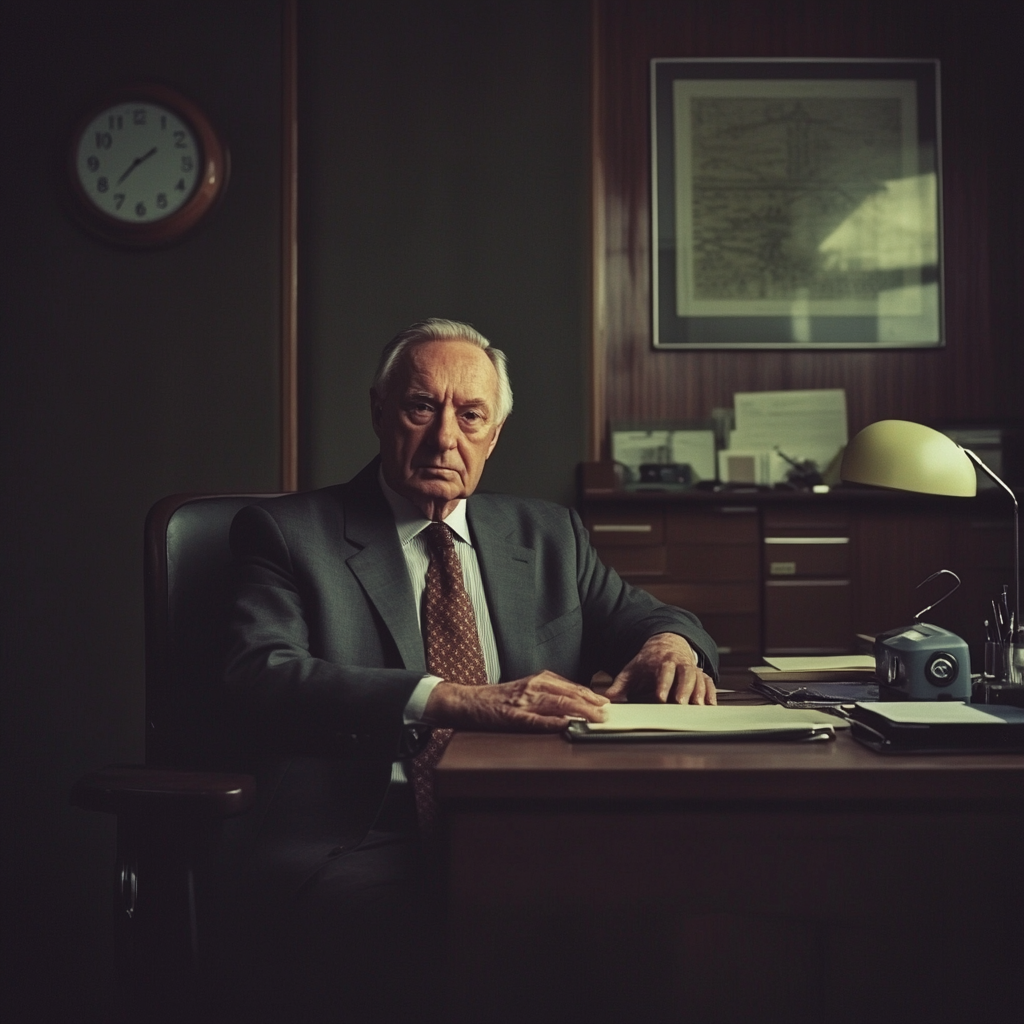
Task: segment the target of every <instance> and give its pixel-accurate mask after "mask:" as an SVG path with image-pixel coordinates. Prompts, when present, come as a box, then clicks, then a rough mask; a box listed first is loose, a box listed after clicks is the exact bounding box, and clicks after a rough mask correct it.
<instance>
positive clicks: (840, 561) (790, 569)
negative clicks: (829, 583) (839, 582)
mask: <svg viewBox="0 0 1024 1024" xmlns="http://www.w3.org/2000/svg"><path fill="white" fill-rule="evenodd" d="M849 572H850V538H849V537H847V536H838V537H836V536H810V537H773V536H768V537H765V539H764V575H765V579H771V578H773V577H780V576H846V575H848V574H849Z"/></svg>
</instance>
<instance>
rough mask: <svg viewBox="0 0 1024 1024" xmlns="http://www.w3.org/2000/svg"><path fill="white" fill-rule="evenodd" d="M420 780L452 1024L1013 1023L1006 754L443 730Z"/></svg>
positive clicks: (1016, 819) (1014, 956) (1013, 834)
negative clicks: (438, 831)
mask: <svg viewBox="0 0 1024 1024" xmlns="http://www.w3.org/2000/svg"><path fill="white" fill-rule="evenodd" d="M438 794H439V797H440V800H441V802H442V806H443V808H444V811H445V815H446V820H447V826H448V843H449V847H448V852H449V891H450V922H451V931H450V943H451V949H450V959H449V962H451V963H453V964H455V965H457V968H456V976H455V982H454V984H453V985H452V986H451V987H452V991H453V996H452V1002H451V1017H452V1019H454V1020H457V1021H522V1020H530V1021H587V1022H591V1021H602V1020H607V1021H635V1020H644V1021H662V1020H670V1021H701V1022H704V1021H729V1022H735V1021H746V1020H750V1021H755V1020H756V1021H758V1022H767V1021H775V1020H778V1021H786V1022H795V1021H802V1020H807V1021H811V1020H815V1021H819V1020H822V1019H823V1018H824V1019H828V1020H830V1021H846V1020H849V1021H857V1022H865V1021H872V1022H877V1021H885V1020H894V1021H896V1020H899V1021H906V1020H913V1021H929V1022H932V1021H942V1020H950V1021H963V1020H968V1019H970V1020H974V1021H990V1020H1001V1019H1007V1020H1016V1019H1017V1013H1018V1012H1019V1004H1020V999H1019V987H1020V986H1019V977H1020V973H1019V972H1020V970H1021V966H1022V965H1024V941H1022V933H1024V927H1022V926H1024V885H1022V870H1024V829H1022V822H1024V816H1022V812H1024V757H1015V756H1014V757H1008V756H963V757H901V758H883V757H881V756H879V755H876V754H874V753H872V752H870V751H868V750H865V749H863V748H861V747H860V746H858V745H857V744H856V743H855V742H854V741H852V740H851V739H850V738H849V737H848V736H846V735H843V736H841V737H840V738H839V739H838V740H837V741H836V742H835V743H830V744H820V745H807V746H800V745H787V744H778V743H764V744H714V743H707V744H699V745H687V746H685V747H684V746H671V745H668V744H657V745H650V746H644V747H636V746H630V747H627V746H607V747H580V746H575V747H574V746H571V745H570V744H568V743H566V742H565V741H564V740H563V739H562V738H561V737H557V736H515V735H488V734H480V733H475V734H474V733H460V734H457V735H456V736H455V738H454V739H453V741H452V743H451V745H450V746H449V748H448V751H447V752H446V754H445V756H444V759H443V760H442V762H441V764H440V766H439V768H438ZM1011 995H1012V996H1013V1000H1012V1001H1011ZM823 1007H827V1010H826V1009H823Z"/></svg>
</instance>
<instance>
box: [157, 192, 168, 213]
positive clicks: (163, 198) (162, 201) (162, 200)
mask: <svg viewBox="0 0 1024 1024" xmlns="http://www.w3.org/2000/svg"><path fill="white" fill-rule="evenodd" d="M156 205H157V206H159V207H160V209H161V210H166V209H167V193H166V192H157V194H156Z"/></svg>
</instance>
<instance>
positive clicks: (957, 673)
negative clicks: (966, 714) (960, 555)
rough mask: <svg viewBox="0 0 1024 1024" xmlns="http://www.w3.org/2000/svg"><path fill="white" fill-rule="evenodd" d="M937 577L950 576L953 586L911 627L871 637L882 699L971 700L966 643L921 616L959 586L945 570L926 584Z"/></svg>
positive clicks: (929, 579) (955, 578) (924, 609)
mask: <svg viewBox="0 0 1024 1024" xmlns="http://www.w3.org/2000/svg"><path fill="white" fill-rule="evenodd" d="M939 576H951V577H952V578H953V580H955V583H954V584H953V586H952V587H951V588H950V589H949V590H947V591H946V593H945V594H943V595H942V597H940V598H939V600H938V601H933V602H932V603H931V604H930V605H928V607H927V608H922V609H921V611H919V612H918V613H917V615H915V616H914V622H913V624H912V625H910V626H900V627H899V628H898V629H890V630H888V631H887V632H885V633H879V634H878V635H877V636H876V637H875V645H874V653H875V675H876V677H877V679H878V682H879V684H880V685H879V694H880V696H881V698H882V700H886V699H888V700H962V701H970V699H971V656H970V652H969V651H968V648H967V644H966V643H965V642H964V641H963V640H961V639H960V637H958V636H957V635H956V634H955V633H951V632H950V631H949V630H948V629H943V628H942V627H941V626H932V625H930V624H929V623H927V622H922V621H921V618H922V617H923V616H924V615H925V614H926V613H927V612H929V611H931V610H932V608H934V607H935V606H936V605H937V604H938V603H939V602H940V601H944V600H945V599H946V598H947V597H949V595H950V594H952V593H953V591H954V590H956V588H957V587H959V586H960V578H959V577H958V576H957V575H956V573H955V572H952V571H951V570H949V569H940V570H939V571H938V572H936V573H932V575H931V576H929V577H928V579H926V580H923V581H922V582H921V583H919V584H918V586H919V587H923V586H924V585H925V583H928V582H929V581H931V580H933V579H936V578H937V577H939Z"/></svg>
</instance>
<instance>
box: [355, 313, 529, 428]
mask: <svg viewBox="0 0 1024 1024" xmlns="http://www.w3.org/2000/svg"><path fill="white" fill-rule="evenodd" d="M428 341H468V342H470V344H472V345H476V346H477V347H478V348H482V349H483V350H484V352H485V353H486V355H487V358H488V359H490V361H491V364H492V365H493V366H494V369H495V372H496V373H497V374H498V408H497V409H496V410H495V416H496V418H497V421H498V423H504V422H505V420H506V419H508V416H509V413H511V412H512V385H511V383H509V379H508V358H507V356H506V355H505V353H504V352H502V351H501V349H499V348H495V347H494V346H493V345H492V344H491V343H490V342H489V341H488V340H487V339H486V338H485V337H484V336H483V335H482V334H481V333H480V332H479V331H478V330H476V328H474V327H471V326H470V325H469V324H463V323H460V322H459V321H458V320H441V319H439V318H438V317H431V318H430V319H429V320H421V321H419V322H418V323H415V324H412V325H411V326H410V327H406V329H405V330H404V331H400V332H399V333H398V334H396V335H395V336H394V337H393V338H392V339H391V340H390V341H389V342H388V343H387V345H385V346H384V351H383V352H382V353H381V355H380V362H379V363H378V364H377V372H376V373H375V374H374V375H373V389H374V391H376V392H377V395H378V396H379V397H380V398H381V399H385V398H387V396H388V392H389V389H390V387H391V383H392V379H393V377H394V375H395V369H396V368H397V366H398V363H399V358H400V357H401V355H402V353H403V352H404V351H405V350H406V349H408V348H411V347H412V346H413V345H422V344H424V343H425V342H428Z"/></svg>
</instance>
